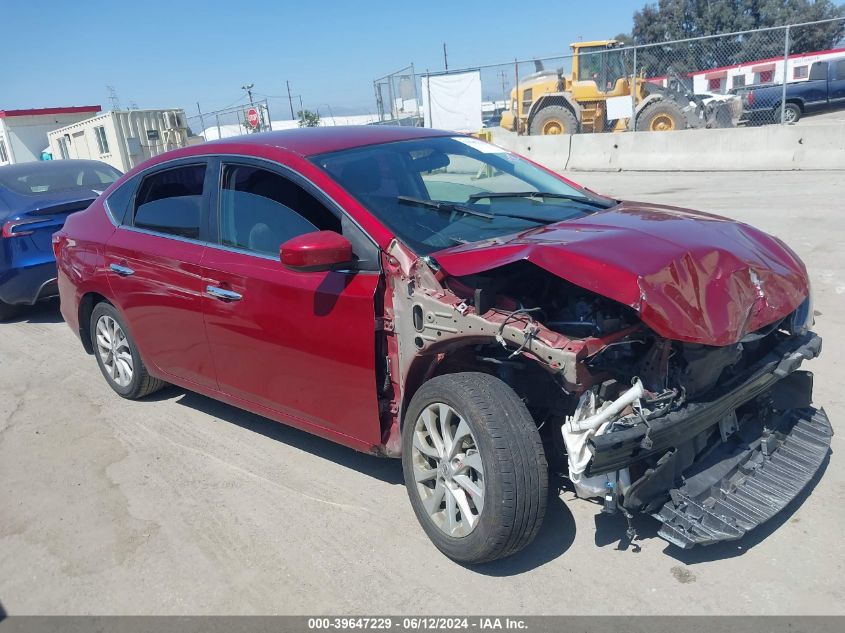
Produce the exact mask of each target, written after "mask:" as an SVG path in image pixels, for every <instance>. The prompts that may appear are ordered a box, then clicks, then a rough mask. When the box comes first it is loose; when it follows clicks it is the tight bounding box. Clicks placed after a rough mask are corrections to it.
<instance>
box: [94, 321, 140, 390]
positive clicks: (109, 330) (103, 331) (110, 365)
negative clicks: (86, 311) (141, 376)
mask: <svg viewBox="0 0 845 633" xmlns="http://www.w3.org/2000/svg"><path fill="white" fill-rule="evenodd" d="M96 339H97V353H98V354H99V356H100V360H101V361H102V363H103V367H105V369H106V373H107V374H108V376H109V377H110V378H111V379H112V380H113V381H114V382H115V384H117V385H118V386H120V387H126V386H128V385H129V383H131V382H132V375H133V371H134V363H133V361H132V350H131V349H130V348H129V341H128V340H127V338H126V334H125V333H124V332H123V329H122V328H121V327H120V324H119V323H118V322H117V321H115V320H114V319H113V318H112V317H110V316H108V315H103V316H101V317H100V318H99V320H98V321H97V329H96Z"/></svg>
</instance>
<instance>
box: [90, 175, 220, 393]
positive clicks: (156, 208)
mask: <svg viewBox="0 0 845 633" xmlns="http://www.w3.org/2000/svg"><path fill="white" fill-rule="evenodd" d="M208 173H209V170H208V161H207V160H204V159H199V160H197V159H191V160H187V161H178V162H171V163H168V164H167V165H165V166H162V167H160V168H157V169H154V170H152V171H150V172H148V173H146V174H144V175H143V176H141V177H138V178H136V180H137V181H138V182H139V184H138V186H137V189H136V190H135V192H134V195H133V196H132V197H131V200H130V202H129V204H128V208H127V209H126V212H125V213H123V212H121V213H119V217H118V218H116V221H118V222H119V223H120V224H119V226H118V227H117V229H116V230H115V232H114V235H113V236H112V237H111V239H110V240H109V242H108V244H107V246H106V253H105V265H106V266H107V272H108V275H109V284H110V286H111V290H112V293H113V296H114V298H115V301H116V302H117V307H118V308H119V309H120V310H121V311H122V312H123V314H124V316H125V317H126V319H127V322H128V326H129V330H130V333H131V335H132V336H133V338H134V339H135V342H136V343H137V345H138V348H139V350H140V352H141V356H142V357H143V359H144V362H145V363H147V364H148V365H150V366H152V367H154V368H156V369H157V370H158V371H159V372H160V373H162V374H165V375H166V376H165V377H168V376H169V377H172V378H175V379H177V380H178V379H181V380H182V381H188V382H189V383H193V384H197V385H202V386H205V387H211V388H216V386H217V381H216V376H215V372H214V364H213V361H212V359H211V352H210V350H209V347H208V340H207V339H206V336H205V327H204V323H203V316H202V291H203V277H202V258H203V255H204V253H205V250H206V246H205V243H204V242H205V238H206V233H207V231H208V220H207V218H208V201H207V195H206V191H208V188H209V184H208V183H207V182H206V180H207V177H208ZM210 186H211V187H212V188H213V186H214V185H213V184H212V185H210ZM121 211H122V210H121ZM112 213H113V216H114V212H113V211H112Z"/></svg>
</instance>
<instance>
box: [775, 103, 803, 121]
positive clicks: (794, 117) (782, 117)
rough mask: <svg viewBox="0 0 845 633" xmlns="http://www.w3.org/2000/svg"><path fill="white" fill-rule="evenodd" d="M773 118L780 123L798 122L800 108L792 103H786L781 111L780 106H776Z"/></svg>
mask: <svg viewBox="0 0 845 633" xmlns="http://www.w3.org/2000/svg"><path fill="white" fill-rule="evenodd" d="M774 119H775V121H780V122H781V123H798V121H799V120H800V119H801V108H800V107H799V106H798V105H796V104H794V103H787V104H786V107H785V108H784V109H783V112H782V113H781V108H780V106H778V107H777V108H775V116H774Z"/></svg>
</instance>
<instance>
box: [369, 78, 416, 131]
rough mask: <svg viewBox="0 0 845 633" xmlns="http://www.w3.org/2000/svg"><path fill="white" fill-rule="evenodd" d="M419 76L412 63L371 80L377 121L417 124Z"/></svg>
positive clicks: (394, 123)
mask: <svg viewBox="0 0 845 633" xmlns="http://www.w3.org/2000/svg"><path fill="white" fill-rule="evenodd" d="M419 88H420V77H419V76H418V75H417V74H416V73H415V72H414V65H413V64H411V65H410V66H406V67H405V68H402V69H400V70H397V71H396V72H393V73H390V74H388V75H385V76H384V77H381V78H380V79H376V80H375V81H373V91H374V92H375V99H376V112H377V113H378V122H379V123H387V124H391V125H396V124H399V125H419V124H420V123H421V121H422V110H421V102H420V94H421V92H420V90H419Z"/></svg>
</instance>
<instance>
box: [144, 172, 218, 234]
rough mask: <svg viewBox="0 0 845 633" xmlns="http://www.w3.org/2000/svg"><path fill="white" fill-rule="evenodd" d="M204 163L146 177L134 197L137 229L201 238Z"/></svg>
mask: <svg viewBox="0 0 845 633" xmlns="http://www.w3.org/2000/svg"><path fill="white" fill-rule="evenodd" d="M204 178H205V165H189V166H185V167H176V168H173V169H168V170H166V171H160V172H157V173H155V174H151V175H149V176H147V177H146V178H144V180H143V182H142V183H141V186H140V188H139V189H138V195H137V196H136V197H135V213H134V220H135V221H134V224H135V226H136V227H137V228H142V229H148V230H150V231H157V232H159V233H166V234H168V235H178V236H180V237H187V238H191V239H199V234H200V217H201V213H202V199H203V198H202V195H203V179H204Z"/></svg>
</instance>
